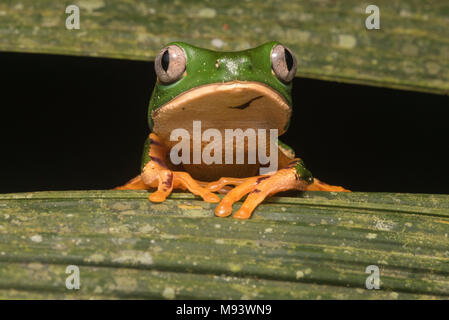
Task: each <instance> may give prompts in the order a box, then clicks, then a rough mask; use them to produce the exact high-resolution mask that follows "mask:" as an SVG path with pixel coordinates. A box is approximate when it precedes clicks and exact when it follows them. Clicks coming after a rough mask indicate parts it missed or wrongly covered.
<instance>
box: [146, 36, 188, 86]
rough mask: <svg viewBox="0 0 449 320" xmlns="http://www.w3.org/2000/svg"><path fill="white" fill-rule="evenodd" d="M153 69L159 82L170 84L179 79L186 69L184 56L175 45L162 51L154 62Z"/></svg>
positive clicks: (182, 51)
mask: <svg viewBox="0 0 449 320" xmlns="http://www.w3.org/2000/svg"><path fill="white" fill-rule="evenodd" d="M154 69H155V71H156V75H157V77H158V79H159V81H160V82H162V83H163V84H170V83H173V82H175V81H178V80H179V79H181V77H182V75H183V74H184V71H185V69H186V54H185V53H184V50H182V49H181V48H180V47H178V46H176V45H171V46H168V47H166V48H164V49H162V50H161V51H160V52H159V54H158V55H157V57H156V61H155V62H154Z"/></svg>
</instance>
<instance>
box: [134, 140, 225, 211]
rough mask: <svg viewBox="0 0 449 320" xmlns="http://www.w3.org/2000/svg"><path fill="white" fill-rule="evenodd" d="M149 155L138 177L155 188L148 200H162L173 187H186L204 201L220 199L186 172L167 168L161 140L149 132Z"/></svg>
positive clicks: (164, 150) (183, 188) (149, 186)
mask: <svg viewBox="0 0 449 320" xmlns="http://www.w3.org/2000/svg"><path fill="white" fill-rule="evenodd" d="M149 155H150V159H151V160H150V161H149V162H148V163H147V164H146V165H145V167H144V168H143V170H142V174H141V175H140V177H141V179H142V182H143V183H144V184H145V185H146V186H148V188H157V190H156V191H155V192H154V193H152V194H151V195H150V196H149V199H150V201H152V202H163V201H164V200H165V199H166V198H167V197H168V196H169V195H170V193H171V192H172V191H173V189H181V190H186V189H187V190H189V191H190V192H191V193H193V194H195V195H197V196H200V197H201V198H203V200H204V201H206V202H219V201H220V198H219V197H218V196H217V195H216V194H213V193H212V192H210V191H209V190H208V189H207V188H203V187H201V186H200V185H199V184H198V182H197V181H195V180H194V179H193V178H192V177H191V176H190V174H188V173H187V172H182V171H171V170H169V169H168V167H167V166H166V165H165V163H164V160H163V159H165V155H166V149H165V147H164V145H163V143H162V141H161V140H160V139H159V137H158V136H157V135H155V134H154V133H151V134H150V148H149Z"/></svg>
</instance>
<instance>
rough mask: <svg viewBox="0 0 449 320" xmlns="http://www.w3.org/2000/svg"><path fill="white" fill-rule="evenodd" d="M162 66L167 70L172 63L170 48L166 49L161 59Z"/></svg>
mask: <svg viewBox="0 0 449 320" xmlns="http://www.w3.org/2000/svg"><path fill="white" fill-rule="evenodd" d="M161 64H162V68H163V69H164V70H165V72H167V70H168V65H169V64H170V54H169V53H168V50H165V52H164V54H163V55H162V59H161Z"/></svg>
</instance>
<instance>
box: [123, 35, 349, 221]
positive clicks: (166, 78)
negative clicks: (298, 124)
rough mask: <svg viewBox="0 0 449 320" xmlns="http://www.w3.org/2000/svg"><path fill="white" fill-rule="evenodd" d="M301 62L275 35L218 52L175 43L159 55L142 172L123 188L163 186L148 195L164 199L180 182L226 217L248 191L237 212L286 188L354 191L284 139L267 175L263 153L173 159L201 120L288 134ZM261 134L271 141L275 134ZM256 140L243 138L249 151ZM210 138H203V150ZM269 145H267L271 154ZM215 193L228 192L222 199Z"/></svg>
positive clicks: (246, 212)
mask: <svg viewBox="0 0 449 320" xmlns="http://www.w3.org/2000/svg"><path fill="white" fill-rule="evenodd" d="M296 69H297V62H296V58H295V55H294V54H293V52H292V51H291V50H290V49H289V48H287V47H286V46H284V45H282V44H280V43H278V42H275V41H272V42H268V43H265V44H263V45H261V46H258V47H256V48H253V49H249V50H244V51H239V52H216V51H212V50H207V49H203V48H198V47H195V46H192V45H189V44H187V43H183V42H173V43H170V44H168V45H167V46H166V47H165V48H163V49H162V50H161V51H160V52H159V54H158V55H157V57H156V60H155V72H156V74H157V82H156V85H155V87H154V90H153V93H152V96H151V99H150V103H149V112H148V122H149V127H150V129H151V133H150V134H149V137H148V139H147V141H146V143H145V146H144V152H143V159H142V171H141V174H140V175H139V176H137V177H135V178H134V179H132V180H130V181H129V182H128V183H126V184H125V185H124V186H121V187H118V188H116V189H119V190H126V189H151V188H157V190H156V191H155V192H153V193H151V194H150V196H149V200H150V201H152V202H163V201H164V200H165V199H166V198H167V196H169V195H170V193H171V192H172V191H173V189H180V190H188V191H190V192H191V193H193V194H195V195H197V196H200V197H202V198H203V200H204V201H206V202H216V203H218V205H217V207H216V209H215V215H216V216H219V217H226V216H229V215H231V214H232V211H233V204H234V203H235V202H237V201H239V200H240V199H242V198H243V197H245V196H247V197H246V199H245V201H244V202H243V204H242V205H241V206H240V208H239V209H238V210H237V211H236V213H235V214H234V218H238V219H248V218H249V217H251V215H252V213H253V211H254V210H255V208H256V207H257V206H258V205H259V204H260V203H261V202H262V201H264V199H265V198H267V197H269V196H271V195H273V194H276V193H278V192H281V191H287V190H315V191H349V190H346V189H344V188H342V187H339V186H331V185H328V184H326V183H324V182H321V181H320V180H318V179H316V178H313V177H312V174H311V173H310V172H309V171H308V170H307V169H306V167H305V166H304V162H303V161H302V160H301V159H299V158H295V154H294V151H293V150H292V149H291V148H290V147H288V146H287V145H285V144H283V143H282V142H280V141H279V140H278V143H277V144H276V150H275V151H277V163H278V170H276V171H273V172H269V173H267V174H262V175H261V174H259V170H260V167H261V162H260V161H258V160H257V161H256V163H249V162H248V163H241V162H240V163H238V162H234V164H229V163H225V161H223V162H221V163H205V161H204V160H203V159H199V161H198V159H197V161H185V162H183V163H181V164H175V163H173V161H172V160H171V157H170V154H171V151H173V150H174V149H173V148H174V147H175V145H176V144H177V143H178V142H179V141H173V139H172V136H171V135H172V133H173V132H174V130H176V129H179V128H183V129H184V130H186V131H187V132H189V133H191V134H194V132H193V131H194V129H193V126H194V125H193V123H194V122H195V121H197V122H198V121H201V126H202V129H204V130H207V129H214V130H218V131H214V132H216V133H217V132H218V133H223V135H225V131H226V130H229V129H241V130H242V131H243V130H245V132H246V130H247V129H254V130H257V132H260V129H264V130H272V129H276V130H277V133H278V135H282V134H283V133H284V132H285V131H286V130H287V128H288V125H289V120H290V116H291V113H292V97H291V88H292V83H291V82H292V80H293V78H294V76H295V74H296ZM257 139H258V140H267V141H268V135H265V137H262V136H261V135H258V138H257ZM276 139H277V137H276ZM249 140H250V139H249V138H248V139H246V140H245V142H244V152H245V155H248V153H249V150H250V149H249V148H250V146H249V142H250V141H249ZM214 142H216V143H218V146H219V147H220V148H222V149H223V153H222V154H223V155H222V157H223V158H224V149H225V148H227V147H229V142H226V141H225V143H224V144H223V143H222V142H221V141H214ZM261 142H264V141H261ZM235 143H236V142H235V141H234V140H233V141H232V142H231V144H232V145H231V147H233V146H234V147H235ZM192 144H194V142H192ZM206 145H207V143H205V141H201V142H200V148H201V149H202V150H203V151H205V148H206V147H207V146H206ZM260 146H261V145H260V144H257V145H256V148H260ZM215 147H217V145H215ZM192 148H194V146H192ZM268 149H269V148H265V150H264V152H267V151H268V153H269V154H271V152H272V151H271V150H268ZM214 150H215V151H214V152H216V151H217V150H216V149H214ZM251 150H254V149H251ZM219 151H222V150H219ZM218 154H219V153H218ZM215 155H217V154H215ZM188 157H190V159H188V160H191V156H190V155H189V156H188ZM215 192H219V193H225V196H224V197H223V198H222V199H220V198H219V197H218V196H217V195H216V194H215Z"/></svg>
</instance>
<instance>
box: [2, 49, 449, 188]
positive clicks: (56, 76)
mask: <svg viewBox="0 0 449 320" xmlns="http://www.w3.org/2000/svg"><path fill="white" fill-rule="evenodd" d="M0 73H1V77H2V80H3V84H2V85H1V87H0V88H1V89H0V92H1V95H0V106H1V117H0V119H1V122H0V123H1V127H0V148H1V151H0V192H1V193H5V192H21V191H38V190H70V189H109V188H112V187H114V186H117V185H121V184H123V183H125V182H126V181H127V180H128V179H129V178H132V177H134V176H136V175H137V174H138V172H139V169H140V159H141V153H142V146H143V142H144V140H145V138H146V136H147V135H148V133H149V131H148V127H147V120H146V119H147V118H146V116H147V106H148V101H149V98H150V95H151V91H152V88H153V85H154V82H155V75H154V71H153V64H152V63H150V62H136V61H124V60H113V59H99V58H85V57H67V56H55V55H37V54H18V53H1V54H0ZM293 88H294V92H293V102H294V116H293V119H292V122H291V125H290V129H289V131H288V132H287V133H286V134H285V135H284V136H283V137H282V140H283V141H284V142H285V143H287V144H289V145H290V146H292V147H293V148H294V149H295V150H296V153H297V155H298V156H300V157H301V158H303V159H304V161H305V162H306V164H307V166H308V168H309V169H310V170H311V171H312V173H313V174H314V176H316V177H318V178H321V179H322V180H323V181H325V182H327V183H330V184H337V185H342V186H344V187H346V188H349V189H351V190H353V191H385V192H413V193H449V182H448V178H449V175H448V173H449V171H448V168H447V166H448V164H449V161H448V160H449V157H448V155H447V152H446V151H447V148H448V125H447V121H448V119H449V97H448V96H440V95H432V94H424V93H416V92H409V91H401V90H392V89H383V88H376V87H368V86H360V85H349V84H340V83H335V82H327V81H318V80H310V79H303V78H296V79H295V80H294V83H293Z"/></svg>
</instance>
